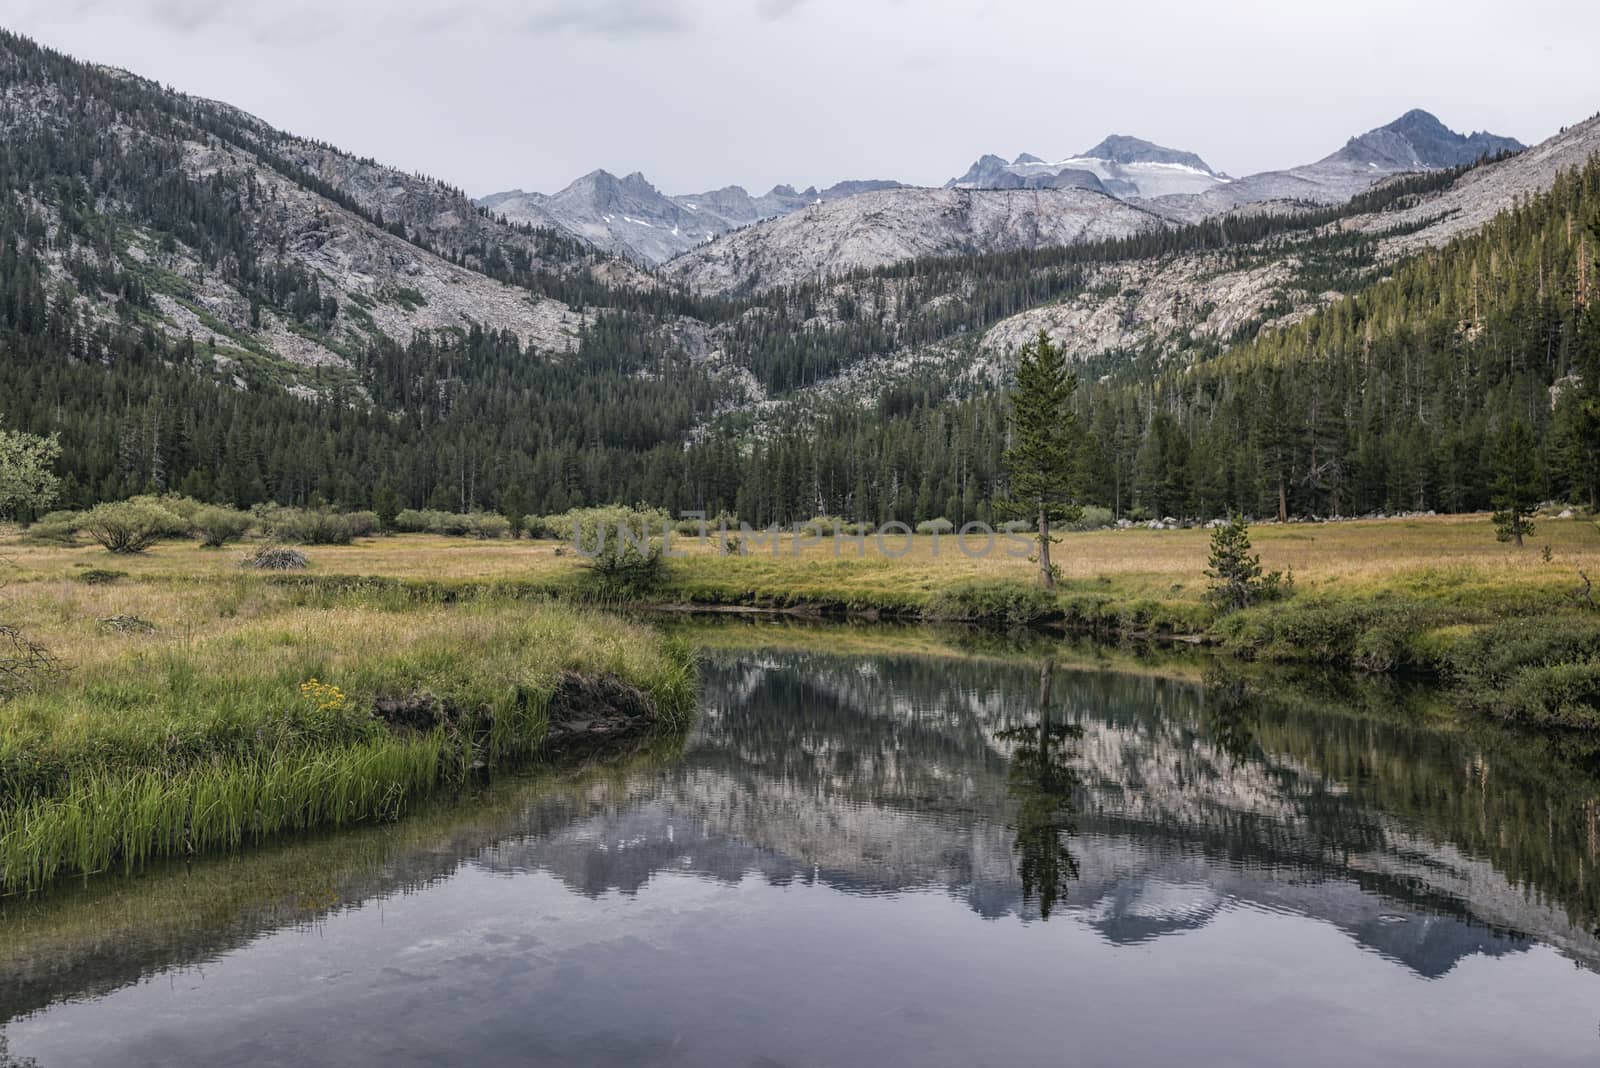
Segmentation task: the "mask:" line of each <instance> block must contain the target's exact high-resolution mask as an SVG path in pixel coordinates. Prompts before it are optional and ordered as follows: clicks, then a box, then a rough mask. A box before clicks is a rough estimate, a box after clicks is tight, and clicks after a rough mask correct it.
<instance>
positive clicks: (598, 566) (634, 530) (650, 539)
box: [569, 508, 665, 597]
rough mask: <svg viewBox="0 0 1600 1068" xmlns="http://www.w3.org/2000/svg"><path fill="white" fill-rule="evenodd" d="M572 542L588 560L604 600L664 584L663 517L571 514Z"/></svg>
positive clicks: (628, 511) (626, 512) (617, 511)
mask: <svg viewBox="0 0 1600 1068" xmlns="http://www.w3.org/2000/svg"><path fill="white" fill-rule="evenodd" d="M569 515H570V516H571V522H572V540H573V543H574V545H575V546H576V547H577V550H578V552H579V553H580V554H581V555H583V556H585V557H587V558H588V560H589V569H590V572H591V574H592V575H593V581H594V584H595V586H596V587H597V589H596V592H598V593H600V594H601V595H602V596H616V597H635V596H638V595H640V594H643V593H646V592H648V591H649V590H651V589H652V588H654V587H655V586H656V585H657V584H658V583H659V582H660V580H661V578H662V575H663V571H664V570H665V569H664V566H663V561H662V557H661V552H662V534H661V532H662V531H663V530H664V529H665V524H664V522H663V518H662V514H661V513H658V512H645V511H639V510H637V509H633V508H588V509H584V510H583V511H581V512H575V513H569Z"/></svg>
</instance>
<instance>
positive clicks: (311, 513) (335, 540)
mask: <svg viewBox="0 0 1600 1068" xmlns="http://www.w3.org/2000/svg"><path fill="white" fill-rule="evenodd" d="M259 516H260V522H261V528H262V530H264V531H265V532H266V533H267V536H268V537H271V538H273V539H274V540H276V541H286V542H294V543H296V544H300V545H349V544H350V542H351V541H353V540H355V538H356V537H357V536H358V535H360V534H363V533H371V532H372V531H374V530H376V529H377V526H378V519H377V516H376V515H373V513H371V512H360V513H354V514H345V513H341V512H335V511H333V510H332V509H331V508H278V507H274V508H265V509H261V510H260V512H259Z"/></svg>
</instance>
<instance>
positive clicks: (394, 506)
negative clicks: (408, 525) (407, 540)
mask: <svg viewBox="0 0 1600 1068" xmlns="http://www.w3.org/2000/svg"><path fill="white" fill-rule="evenodd" d="M372 510H373V511H374V512H376V513H377V515H378V526H379V527H380V528H381V529H382V530H383V532H384V533H385V534H392V533H394V527H395V520H396V519H398V518H399V516H400V498H399V497H398V496H397V495H396V494H395V492H394V487H392V486H390V485H389V484H388V483H387V482H385V483H384V484H383V485H381V486H379V487H378V490H377V492H376V493H374V494H373V495H372Z"/></svg>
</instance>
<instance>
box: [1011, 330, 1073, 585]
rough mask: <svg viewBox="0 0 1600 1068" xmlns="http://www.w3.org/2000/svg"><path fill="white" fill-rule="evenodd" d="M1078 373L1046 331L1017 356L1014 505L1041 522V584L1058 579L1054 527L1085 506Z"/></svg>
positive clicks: (1037, 528) (1013, 419)
mask: <svg viewBox="0 0 1600 1068" xmlns="http://www.w3.org/2000/svg"><path fill="white" fill-rule="evenodd" d="M1077 389H1078V376H1077V375H1075V374H1073V373H1072V372H1071V371H1069V370H1067V360H1066V356H1065V355H1064V354H1063V353H1062V351H1061V347H1060V346H1058V345H1055V344H1053V343H1052V342H1051V341H1050V335H1049V334H1047V333H1045V332H1044V331H1043V330H1041V331H1039V336H1038V337H1036V338H1034V339H1033V340H1032V341H1030V342H1029V343H1028V344H1026V345H1024V346H1023V347H1022V350H1021V352H1020V353H1019V354H1018V358H1017V380H1016V387H1015V388H1014V389H1013V390H1012V393H1011V441H1010V444H1009V445H1008V446H1007V447H1006V453H1005V465H1006V472H1007V474H1008V475H1009V477H1010V495H1011V504H1012V507H1013V508H1014V509H1015V511H1016V513H1017V514H1018V515H1025V516H1027V517H1028V518H1029V519H1030V520H1032V521H1033V522H1034V524H1035V532H1036V533H1035V536H1036V538H1037V539H1038V544H1039V582H1040V584H1041V585H1042V586H1044V587H1045V588H1046V589H1053V588H1054V587H1055V583H1056V573H1055V569H1054V568H1053V567H1051V565H1050V543H1051V542H1052V541H1054V540H1055V539H1054V537H1053V536H1052V535H1051V533H1050V525H1051V524H1052V523H1058V522H1070V521H1072V520H1075V519H1077V518H1078V517H1079V516H1080V515H1081V514H1082V513H1083V509H1082V507H1081V506H1079V505H1078V504H1077V502H1076V500H1075V499H1074V495H1075V491H1076V489H1077V481H1078V479H1077V469H1076V461H1077V443H1078V421H1077V414H1076V413H1075V412H1074V411H1073V410H1072V395H1073V394H1074V393H1075V392H1077Z"/></svg>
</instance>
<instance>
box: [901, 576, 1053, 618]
mask: <svg viewBox="0 0 1600 1068" xmlns="http://www.w3.org/2000/svg"><path fill="white" fill-rule="evenodd" d="M923 615H925V616H926V617H927V618H929V619H954V620H966V621H980V620H981V621H984V622H993V623H1006V624H1009V625H1011V626H1028V625H1031V624H1035V623H1044V622H1047V621H1049V620H1052V619H1059V618H1061V615H1062V612H1061V607H1060V605H1059V604H1058V603H1057V602H1056V598H1055V594H1053V593H1051V592H1050V591H1049V590H1046V589H1042V588H1040V587H1038V586H1034V585H1027V584H1024V583H1020V582H969V583H964V584H962V585H959V586H952V587H951V588H950V589H947V590H944V591H942V592H940V593H939V594H938V595H937V596H935V597H934V599H933V601H932V602H930V603H929V605H928V607H927V609H926V611H924V613H923Z"/></svg>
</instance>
